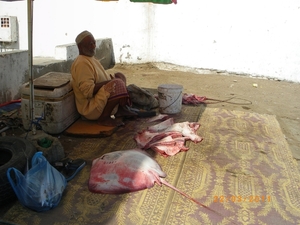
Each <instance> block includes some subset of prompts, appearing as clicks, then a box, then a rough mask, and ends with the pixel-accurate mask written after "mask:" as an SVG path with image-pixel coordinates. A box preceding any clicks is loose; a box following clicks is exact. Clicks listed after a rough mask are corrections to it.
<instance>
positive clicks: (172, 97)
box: [158, 84, 183, 114]
mask: <svg viewBox="0 0 300 225" xmlns="http://www.w3.org/2000/svg"><path fill="white" fill-rule="evenodd" d="M182 90H183V87H182V85H178V84H161V85H159V86H158V102H159V111H160V113H166V114H176V113H179V112H180V111H181V106H182Z"/></svg>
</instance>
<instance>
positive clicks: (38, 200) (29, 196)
mask: <svg viewBox="0 0 300 225" xmlns="http://www.w3.org/2000/svg"><path fill="white" fill-rule="evenodd" d="M11 172H14V174H15V178H16V179H15V181H16V182H14V179H12V176H11ZM7 178H8V180H9V182H10V184H11V186H12V188H13V190H14V192H15V194H16V196H17V197H18V199H19V201H20V202H21V204H22V205H24V206H26V207H28V208H30V209H32V210H34V211H38V212H41V211H46V210H49V209H52V208H54V207H56V206H57V205H58V204H59V202H60V200H61V198H62V194H63V192H64V190H65V188H66V186H67V181H66V178H65V177H64V176H63V175H62V174H61V173H60V172H58V171H57V170H56V169H55V168H54V167H53V166H51V165H50V163H49V162H48V161H47V159H46V158H45V157H44V156H43V153H42V152H36V153H35V154H34V156H33V157H32V160H31V168H30V169H29V170H28V171H27V172H26V174H25V175H23V174H22V173H21V172H20V171H19V170H17V169H15V168H13V167H11V168H9V169H8V170H7Z"/></svg>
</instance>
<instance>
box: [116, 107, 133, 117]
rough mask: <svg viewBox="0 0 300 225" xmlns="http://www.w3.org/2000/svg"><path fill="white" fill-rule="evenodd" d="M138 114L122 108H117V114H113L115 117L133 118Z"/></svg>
mask: <svg viewBox="0 0 300 225" xmlns="http://www.w3.org/2000/svg"><path fill="white" fill-rule="evenodd" d="M137 115H138V114H137V113H135V112H132V111H129V110H127V109H125V108H124V107H119V109H118V112H117V113H116V114H115V117H116V118H118V117H135V116H137Z"/></svg>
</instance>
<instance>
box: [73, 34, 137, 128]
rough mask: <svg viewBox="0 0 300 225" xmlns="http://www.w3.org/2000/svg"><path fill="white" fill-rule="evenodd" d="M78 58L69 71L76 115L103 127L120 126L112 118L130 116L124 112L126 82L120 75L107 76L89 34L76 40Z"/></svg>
mask: <svg viewBox="0 0 300 225" xmlns="http://www.w3.org/2000/svg"><path fill="white" fill-rule="evenodd" d="M76 44H77V47H78V50H79V56H78V57H77V58H76V59H75V61H74V62H73V64H72V67H71V74H72V86H73V90H74V94H75V102H76V107H77V110H78V112H79V113H80V114H81V115H82V116H83V117H85V118H86V119H88V120H98V123H99V124H100V125H103V126H120V125H122V124H123V122H121V121H118V120H117V119H113V118H111V115H115V117H116V118H117V117H122V116H133V115H135V114H134V113H132V112H130V111H128V110H127V109H126V105H128V104H130V99H129V95H128V92H127V89H126V78H125V76H124V75H123V74H122V73H116V74H115V75H114V76H112V75H108V74H107V73H106V71H105V70H104V68H103V66H102V65H101V63H100V62H99V61H98V60H97V59H96V58H95V57H94V55H95V49H96V41H95V39H94V37H93V35H92V34H91V33H90V32H88V31H83V32H81V33H80V34H79V35H78V36H77V37H76Z"/></svg>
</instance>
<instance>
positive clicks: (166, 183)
mask: <svg viewBox="0 0 300 225" xmlns="http://www.w3.org/2000/svg"><path fill="white" fill-rule="evenodd" d="M160 181H161V183H162V184H164V185H166V186H167V187H169V188H172V189H173V190H174V191H177V192H178V193H180V194H181V195H183V196H184V197H187V198H188V199H190V200H191V201H193V202H195V203H196V204H198V205H200V206H202V207H204V208H206V209H208V210H210V211H212V212H214V213H216V214H217V215H219V216H221V217H224V216H223V215H222V214H220V213H219V212H217V211H215V210H213V209H211V208H209V207H207V206H206V205H203V204H202V203H201V202H198V201H197V200H196V199H194V198H192V197H191V196H189V195H187V194H186V193H184V192H182V191H180V190H179V189H177V188H176V187H174V186H173V185H172V184H170V183H168V182H167V181H165V180H164V179H162V178H161V179H160Z"/></svg>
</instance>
